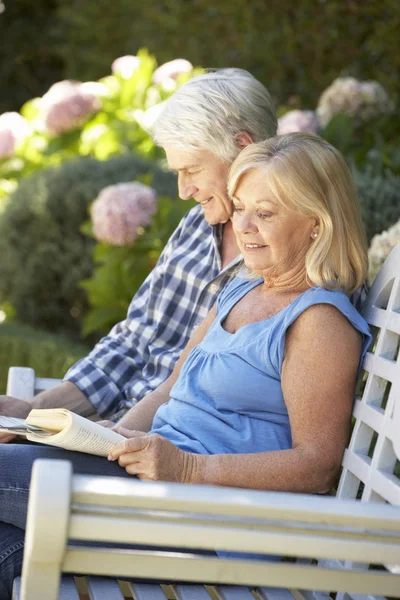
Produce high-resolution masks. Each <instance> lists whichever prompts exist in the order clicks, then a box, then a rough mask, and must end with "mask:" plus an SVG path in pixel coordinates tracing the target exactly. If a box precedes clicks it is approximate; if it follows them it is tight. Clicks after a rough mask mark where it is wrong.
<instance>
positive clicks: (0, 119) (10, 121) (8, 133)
mask: <svg viewBox="0 0 400 600" xmlns="http://www.w3.org/2000/svg"><path fill="white" fill-rule="evenodd" d="M30 132H31V129H30V127H29V125H28V122H27V120H26V119H24V117H21V115H20V114H19V113H17V112H6V113H3V114H2V115H0V160H1V159H3V158H9V157H10V156H12V155H13V154H14V152H15V149H16V146H17V145H18V144H19V142H21V141H22V140H23V139H24V138H25V137H26V136H27V135H29V134H30Z"/></svg>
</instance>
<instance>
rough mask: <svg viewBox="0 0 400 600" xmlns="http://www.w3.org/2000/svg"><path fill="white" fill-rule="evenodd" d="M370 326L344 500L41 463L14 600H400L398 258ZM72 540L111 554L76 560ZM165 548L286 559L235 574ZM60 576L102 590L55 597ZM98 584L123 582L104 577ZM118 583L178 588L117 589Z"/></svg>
mask: <svg viewBox="0 0 400 600" xmlns="http://www.w3.org/2000/svg"><path fill="white" fill-rule="evenodd" d="M364 315H365V317H366V319H367V321H368V322H369V323H370V326H371V329H372V331H373V333H374V338H375V343H374V346H373V348H371V349H370V352H369V353H368V354H367V357H366V359H365V363H364V373H363V374H362V376H361V377H360V381H359V386H358V397H357V400H356V402H355V406H354V418H355V424H354V427H353V433H352V437H351V441H350V444H349V447H348V448H347V449H346V451H345V454H344V458H343V463H342V464H343V470H342V475H341V478H340V483H339V487H338V490H337V496H336V498H332V497H318V496H306V495H300V494H289V493H275V492H274V493H273V492H259V491H254V490H243V489H234V488H222V487H211V486H189V485H181V484H169V483H162V482H140V481H138V480H132V481H129V480H126V479H122V478H121V479H119V478H115V479H114V478H113V479H110V478H108V477H98V476H83V475H73V473H72V471H71V466H70V463H68V462H66V461H37V462H36V464H35V466H34V473H33V477H32V486H31V494H30V500H29V511H28V525H27V533H26V547H25V559H24V568H23V574H22V583H21V579H20V578H19V579H17V580H16V582H15V586H14V598H15V600H16V599H17V598H19V597H21V598H22V599H23V600H36V599H40V600H52V599H55V598H58V597H60V598H61V599H62V600H72V599H77V598H78V597H79V596H78V591H77V588H76V585H75V583H76V581H77V582H78V588H79V586H80V590H81V591H82V590H83V591H86V593H87V594H88V595H89V597H90V598H91V599H93V600H100V599H102V598H104V599H105V598H106V599H107V600H113V599H114V598H115V599H117V598H118V599H119V600H121V599H122V598H123V597H124V596H125V597H129V598H134V599H135V600H159V599H160V600H161V599H163V600H165V598H166V597H168V598H174V599H176V600H203V599H204V600H205V599H207V600H210V599H213V600H216V599H219V600H239V599H240V600H246V599H249V600H254V599H255V598H256V599H258V600H289V599H293V598H296V599H297V600H299V599H306V600H322V599H327V598H329V592H338V594H337V595H336V600H361V598H368V599H370V600H372V599H373V598H374V599H376V600H377V599H379V600H382V598H383V597H384V596H388V597H390V598H400V362H399V361H400V358H399V347H400V246H397V247H396V248H395V249H394V250H393V252H392V253H391V255H390V257H389V259H388V260H387V261H386V263H385V264H384V266H383V267H382V268H381V270H380V272H379V274H378V277H377V279H376V280H375V282H374V285H373V286H372V289H371V290H370V292H369V294H368V299H367V302H366V305H365V309H364ZM21 372H22V373H24V374H26V373H27V371H26V370H25V369H23V370H22V371H19V370H16V369H15V368H14V369H13V370H11V372H10V380H9V387H8V393H10V394H11V395H19V397H29V396H31V395H32V394H33V393H34V391H35V392H37V391H39V390H40V389H41V388H42V383H41V381H42V380H40V379H35V376H34V373H33V372H32V371H31V372H30V376H29V377H30V379H29V386H30V388H29V392H28V393H26V392H25V391H24V390H22V392H21V393H18V394H16V393H15V391H16V390H17V389H18V390H21V388H16V385H17V384H18V385H19V383H18V382H20V381H21V378H20V377H19V374H20V373H21ZM25 381H28V377H26V378H25ZM45 382H46V383H48V380H45ZM24 389H25V388H24ZM26 389H27V386H26ZM356 499H357V501H356ZM68 539H73V540H97V541H98V542H100V544H101V543H103V542H115V543H116V544H117V547H116V548H113V549H109V548H108V549H107V548H104V547H103V548H102V547H100V548H82V547H78V546H76V545H75V546H74V544H73V543H69V542H68ZM123 543H125V544H139V545H152V546H155V547H157V548H158V550H157V551H150V550H147V551H144V550H143V551H141V550H136V551H133V550H126V549H123V548H121V547H118V544H119V545H120V546H121V545H122V544H123ZM166 547H177V548H190V549H203V550H207V549H210V550H213V549H216V548H218V549H221V550H222V549H224V550H230V551H241V552H254V553H261V552H262V553H269V554H275V555H280V556H283V557H287V558H286V559H284V560H283V561H279V562H262V561H259V560H250V561H249V560H239V559H234V560H233V559H225V558H214V557H205V556H198V555H197V556H196V555H195V554H185V553H183V552H176V553H173V554H171V553H167V552H165V551H164V550H163V548H164V549H165V548H166ZM291 557H293V559H292V558H291ZM294 559H296V560H294ZM311 559H316V560H311ZM61 572H70V573H74V574H90V575H94V576H95V577H93V576H89V577H87V578H86V579H83V580H81V579H80V578H79V579H77V580H75V579H74V578H73V577H72V576H69V577H66V576H64V577H62V580H61V581H62V583H61V591H60V596H58V587H59V580H60V574H61ZM104 575H107V576H112V577H116V578H118V579H106V578H104V577H96V576H104ZM124 577H125V578H127V577H129V578H131V579H135V578H139V577H142V578H148V579H160V580H161V581H172V582H180V583H175V584H173V585H169V586H166V585H162V586H159V585H156V584H154V585H153V584H144V583H121V582H119V580H123V579H124ZM189 581H192V582H193V581H194V582H198V585H187V584H186V582H189ZM208 583H211V584H213V585H207V584H208ZM305 590H314V591H305ZM20 592H21V593H20Z"/></svg>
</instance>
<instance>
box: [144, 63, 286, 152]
mask: <svg viewBox="0 0 400 600" xmlns="http://www.w3.org/2000/svg"><path fill="white" fill-rule="evenodd" d="M276 129H277V120H276V115H275V110H274V108H273V104H272V100H271V97H270V95H269V92H268V90H267V89H266V88H265V87H264V85H263V84H262V83H260V82H259V81H258V80H257V79H256V78H255V77H253V75H251V74H250V73H249V72H248V71H244V70H243V69H233V68H230V69H220V70H217V71H212V72H207V73H204V74H202V75H198V76H197V77H194V78H193V79H191V80H190V81H188V82H187V83H185V84H184V85H182V87H180V88H179V89H178V90H177V91H176V92H175V93H174V94H173V95H172V96H171V97H170V98H169V99H168V100H167V101H166V103H165V106H164V108H163V110H162V112H161V113H160V116H159V117H158V119H157V121H156V123H155V128H154V132H153V138H154V141H155V143H156V144H157V145H158V146H161V147H163V148H165V147H168V146H174V147H177V148H182V149H184V150H198V149H203V150H209V151H210V152H212V153H213V154H215V155H216V156H218V157H219V158H221V159H223V160H224V161H226V162H227V163H231V162H232V161H233V160H234V159H235V158H236V156H237V155H238V154H239V152H240V147H239V146H238V145H237V143H236V141H237V140H236V136H237V134H238V133H239V132H242V131H244V132H247V133H248V134H249V135H250V136H251V138H252V140H253V141H254V142H260V141H262V140H265V139H266V138H269V137H272V136H274V135H276Z"/></svg>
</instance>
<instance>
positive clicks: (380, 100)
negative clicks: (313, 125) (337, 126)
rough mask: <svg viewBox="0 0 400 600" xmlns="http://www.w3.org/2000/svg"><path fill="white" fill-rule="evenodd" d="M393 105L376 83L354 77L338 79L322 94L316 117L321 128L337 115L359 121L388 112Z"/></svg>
mask: <svg viewBox="0 0 400 600" xmlns="http://www.w3.org/2000/svg"><path fill="white" fill-rule="evenodd" d="M392 109H393V104H392V102H391V101H390V99H389V97H388V95H387V93H386V91H385V89H384V88H383V86H382V85H381V84H380V83H378V82H377V81H358V80H357V79H355V78H354V77H339V78H338V79H335V81H334V82H333V83H332V84H331V85H330V86H329V87H328V88H327V89H326V90H325V91H324V92H323V93H322V95H321V97H320V99H319V102H318V107H317V116H318V119H319V121H320V123H321V124H322V126H323V127H326V125H327V124H328V123H329V121H330V120H331V119H332V118H333V117H334V116H335V115H336V114H338V113H345V114H347V115H349V116H350V117H355V118H357V119H359V120H360V121H368V120H369V119H371V118H373V117H376V116H379V115H380V114H384V113H387V112H390V111H391V110H392Z"/></svg>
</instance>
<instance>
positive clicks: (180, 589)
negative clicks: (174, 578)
mask: <svg viewBox="0 0 400 600" xmlns="http://www.w3.org/2000/svg"><path fill="white" fill-rule="evenodd" d="M172 587H173V590H174V592H175V595H176V597H177V600H210V595H209V593H208V592H207V590H206V588H205V587H204V586H203V585H185V584H179V583H178V584H177V585H174V586H172Z"/></svg>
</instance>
